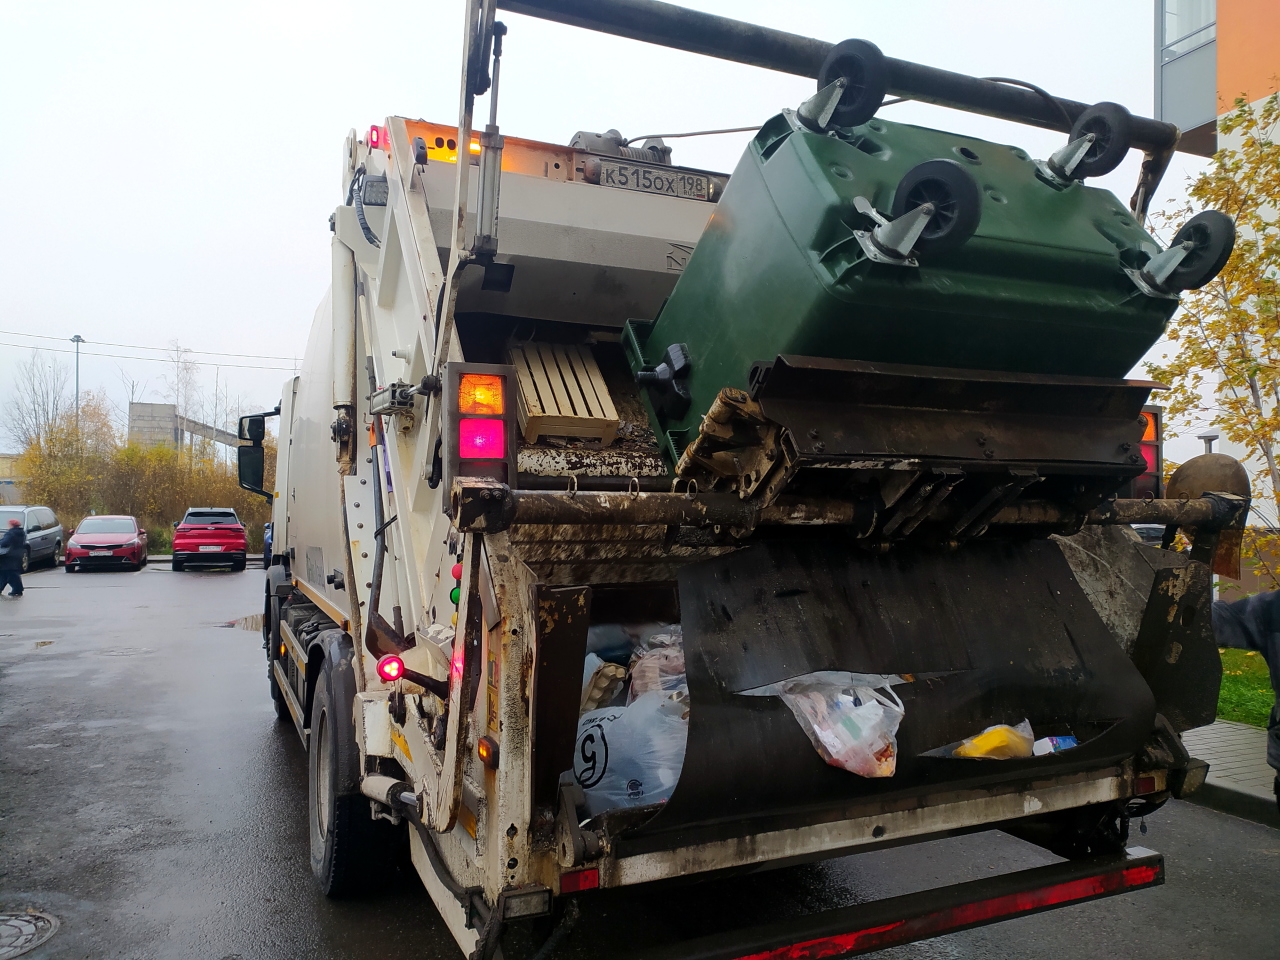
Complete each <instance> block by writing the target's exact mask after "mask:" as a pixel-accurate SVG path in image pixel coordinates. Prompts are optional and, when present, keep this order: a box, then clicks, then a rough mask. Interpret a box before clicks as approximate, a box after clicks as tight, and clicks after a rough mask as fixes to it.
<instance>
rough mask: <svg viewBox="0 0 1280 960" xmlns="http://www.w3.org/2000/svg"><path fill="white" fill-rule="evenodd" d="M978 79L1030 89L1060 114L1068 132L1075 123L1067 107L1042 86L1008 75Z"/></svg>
mask: <svg viewBox="0 0 1280 960" xmlns="http://www.w3.org/2000/svg"><path fill="white" fill-rule="evenodd" d="M980 79H982V80H990V81H991V82H992V83H1007V84H1008V85H1009V86H1011V87H1023V88H1024V89H1026V90H1030V91H1031V92H1032V93H1037V94H1039V95H1040V96H1041V97H1043V98H1044V100H1045V101H1046V102H1047V103H1048V104H1049V105H1050V106H1052V107H1053V108H1054V109H1055V110H1057V111H1058V112H1059V113H1060V114H1062V121H1063V123H1065V124H1066V126H1067V132H1068V133H1070V132H1071V128H1072V127H1073V126H1074V125H1075V121H1074V120H1072V119H1071V115H1070V114H1069V113H1067V108H1066V107H1064V106H1063V105H1062V101H1061V100H1059V99H1058V98H1057V97H1055V96H1054V95H1053V94H1052V93H1050V92H1049V91H1048V90H1045V89H1044V88H1043V87H1037V86H1036V85H1035V84H1034V83H1027V81H1025V80H1014V79H1012V78H1010V77H981V78H980Z"/></svg>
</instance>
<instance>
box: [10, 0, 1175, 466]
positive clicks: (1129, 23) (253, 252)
mask: <svg viewBox="0 0 1280 960" xmlns="http://www.w3.org/2000/svg"><path fill="white" fill-rule="evenodd" d="M686 5H687V6H690V7H695V8H697V9H700V10H707V11H710V12H714V13H719V14H724V15H727V16H733V17H736V18H738V19H742V20H749V21H754V22H757V23H762V24H766V25H768V26H773V27H778V28H781V29H785V30H788V31H791V32H793V33H799V34H804V35H808V36H815V37H820V38H822V39H825V40H829V41H837V40H841V39H845V38H847V37H862V38H865V39H868V40H871V41H872V42H874V43H876V44H877V45H879V46H880V48H881V49H882V50H884V52H885V53H886V54H888V55H890V56H895V57H899V58H902V59H907V60H915V61H919V62H922V63H927V64H931V65H934V66H938V67H944V68H947V69H950V70H957V71H961V72H964V73H969V74H974V75H978V76H1009V77H1017V78H1020V79H1025V80H1029V81H1031V82H1033V83H1037V84H1039V85H1041V86H1043V87H1045V88H1047V89H1049V90H1050V91H1051V92H1053V93H1056V94H1058V95H1060V96H1066V97H1071V98H1074V99H1077V100H1081V101H1085V102H1094V101H1098V100H1115V101H1118V102H1120V103H1123V104H1125V105H1126V106H1128V107H1129V108H1130V109H1131V110H1133V111H1134V112H1135V113H1141V114H1144V115H1150V113H1151V110H1152V77H1153V64H1152V59H1153V58H1152V53H1153V43H1152V29H1153V15H1152V4H1151V3H1150V2H1149V0H1125V2H1116V0H1075V2H1074V3H1072V4H1071V5H1070V6H1069V8H1064V7H1062V6H1061V5H1052V6H1051V5H1050V4H1048V3H1040V2H1032V0H897V2H895V3H883V2H870V0H787V2H785V3H784V2H777V0H686ZM463 6H464V4H463V0H415V2H376V0H368V2H363V3H351V2H338V0H309V2H306V3H303V2H279V0H254V2H245V0H222V2H220V3H217V4H200V5H196V4H175V3H172V2H158V3H144V2H118V3H103V2H101V0H99V2H73V0H39V2H33V0H0V38H3V50H4V54H3V56H2V57H0V131H3V134H2V136H3V139H2V140H0V142H3V144H4V149H3V150H0V182H3V183H4V184H5V185H6V187H7V190H6V193H7V197H6V200H5V202H4V204H3V208H2V209H3V214H2V216H3V229H2V230H0V291H2V292H0V296H2V297H3V299H2V300H0V402H6V401H8V400H9V399H10V397H11V396H12V388H11V378H12V373H13V370H14V366H15V364H16V363H17V362H19V361H22V360H24V359H26V358H27V357H28V356H30V351H29V350H28V349H27V347H28V346H30V345H43V346H49V347H54V348H57V349H70V347H71V345H70V344H69V343H66V342H59V341H58V339H44V340H41V339H34V338H32V337H29V336H18V335H17V334H39V335H42V336H44V337H51V338H60V339H62V340H63V341H65V340H66V338H70V337H71V336H72V335H73V334H79V335H81V336H83V337H84V338H85V339H86V340H88V341H90V343H88V344H86V345H85V346H84V347H83V350H84V351H85V353H86V354H88V353H116V354H129V355H132V356H143V355H147V356H160V354H159V353H156V352H154V351H146V350H140V349H136V347H135V346H130V347H124V348H122V347H113V346H105V345H104V344H106V343H114V344H128V345H138V346H144V347H158V348H163V347H165V346H166V345H168V344H169V343H170V342H171V341H173V340H175V339H176V340H178V341H179V342H180V343H181V344H182V345H183V346H185V347H188V348H191V349H193V350H202V351H217V352H220V353H236V354H252V355H258V356H267V357H294V356H301V349H302V344H303V342H304V340H305V337H306V334H307V330H308V328H309V325H310V323H311V318H312V314H313V312H314V310H315V307H316V304H317V302H318V301H319V299H320V297H321V296H322V295H323V293H324V289H325V287H326V285H327V283H328V268H329V232H328V227H327V221H328V218H329V214H330V213H331V212H332V210H333V208H334V207H335V206H336V205H337V204H338V203H340V202H341V194H342V191H344V190H345V184H340V183H339V169H340V167H339V153H340V149H341V146H342V142H343V138H344V136H345V135H346V133H347V130H348V129H350V128H352V127H354V128H357V129H367V128H368V127H369V125H370V124H372V123H376V122H380V121H381V120H382V118H384V117H386V116H388V115H404V116H409V117H423V118H426V119H431V120H437V121H441V122H447V123H453V122H455V121H456V118H457V102H458V94H457V86H458V63H459V58H460V49H461V37H460V33H459V30H460V24H461V18H462V9H463ZM500 16H501V18H502V19H503V21H504V22H506V23H507V25H508V27H509V29H510V33H509V36H508V38H507V41H506V46H505V56H504V59H503V68H502V89H501V100H500V106H499V123H500V125H501V127H502V129H503V131H504V132H505V133H507V134H510V135H513V136H519V137H526V138H529V139H538V140H548V141H552V142H562V143H567V142H568V139H569V138H570V137H571V136H572V135H573V133H574V132H575V131H576V130H580V129H582V130H596V131H601V130H605V129H607V128H609V127H616V128H618V129H619V130H621V131H622V132H623V134H624V135H626V136H636V135H639V134H645V133H665V132H673V131H680V130H697V129H706V128H709V127H732V126H746V125H751V124H758V123H760V122H761V121H763V120H764V119H766V118H767V117H769V116H770V115H772V114H773V113H775V112H777V110H778V109H779V108H781V107H785V106H796V105H797V104H798V103H799V102H800V101H801V100H803V99H804V98H806V97H807V96H808V95H810V94H811V93H812V91H813V82H812V81H811V80H804V79H801V78H797V77H791V76H787V75H784V74H779V73H772V72H770V71H766V70H759V69H756V68H753V67H744V66H739V65H736V64H729V63H723V62H720V61H716V60H712V59H709V58H706V57H700V56H696V55H693V54H686V53H680V52H676V51H671V50H665V49H663V48H659V47H654V46H650V45H647V44H641V43H635V42H632V41H625V40H621V39H616V38H612V37H606V36H601V35H596V34H591V33H588V32H586V31H582V30H577V29H574V28H571V27H563V26H559V25H556V24H549V23H543V22H540V21H536V20H531V19H527V18H524V17H521V16H518V15H513V14H505V13H500ZM486 109H487V108H486ZM885 115H886V116H890V117H892V118H894V119H902V120H906V121H910V122H914V123H920V124H924V125H929V126H935V127H941V128H944V129H951V130H956V131H960V132H964V133H966V134H970V135H974V136H979V137H985V138H988V139H992V140H996V141H999V142H1004V143H1015V144H1018V145H1020V146H1023V147H1025V148H1026V149H1027V150H1029V151H1030V152H1031V153H1032V154H1033V155H1034V156H1037V157H1044V156H1046V155H1047V154H1049V153H1050V152H1052V150H1053V149H1054V148H1056V147H1057V146H1059V145H1060V144H1061V143H1062V137H1061V135H1059V134H1053V133H1049V132H1046V131H1039V130H1035V129H1033V128H1030V127H1021V126H1017V125H1013V124H1007V123H1002V122H1000V121H995V120H989V119H986V118H983V117H975V116H970V115H966V114H962V113H957V112H954V111H949V110H945V109H942V108H937V107H930V106H926V105H922V104H912V103H904V104H901V105H898V106H894V107H890V108H886V114H885ZM747 136H748V135H745V134H744V135H738V136H721V137H708V138H701V139H695V140H678V141H675V143H674V146H675V156H674V160H675V162H676V163H682V164H688V165H691V166H700V167H706V168H711V169H719V170H732V168H733V166H734V164H735V163H736V161H737V158H738V155H739V154H740V153H741V151H742V148H743V145H744V144H745V142H746V138H747ZM1137 163H1138V157H1137V154H1131V156H1130V159H1129V161H1128V162H1127V163H1126V164H1125V165H1123V166H1122V167H1121V168H1120V169H1119V170H1118V171H1117V172H1116V173H1114V174H1111V175H1110V176H1109V177H1107V178H1104V179H1103V180H1100V181H1091V182H1092V183H1095V184H1102V185H1105V186H1109V187H1111V188H1112V189H1114V190H1115V192H1116V193H1117V194H1118V195H1119V196H1120V197H1121V199H1122V200H1124V201H1125V202H1126V203H1127V201H1128V198H1129V196H1130V194H1131V193H1132V190H1133V183H1134V180H1135V177H1136V172H1137ZM1199 163H1200V162H1199V161H1198V160H1196V158H1192V157H1184V156H1181V155H1179V157H1178V158H1177V159H1176V160H1175V163H1174V166H1173V168H1172V169H1171V171H1170V173H1169V174H1168V176H1167V177H1166V181H1165V186H1164V188H1163V191H1162V192H1163V193H1164V195H1165V196H1166V197H1169V196H1173V195H1176V194H1178V193H1180V191H1181V187H1182V185H1183V183H1184V182H1185V178H1186V176H1187V174H1188V173H1191V172H1194V171H1196V170H1197V169H1199ZM17 345H21V346H17ZM63 359H65V360H69V359H70V357H69V356H64V357H63ZM193 359H198V360H203V361H209V362H211V363H221V364H223V366H221V367H219V368H217V376H218V378H219V381H220V382H221V383H223V384H224V385H225V384H228V383H229V384H230V388H231V389H230V392H231V394H232V396H233V397H234V396H236V395H239V396H241V397H242V398H243V399H244V400H245V401H247V402H248V403H250V404H252V405H257V406H260V407H270V406H273V405H274V404H275V402H276V400H277V399H278V397H279V395H280V384H281V383H282V381H283V380H284V378H285V377H286V376H288V375H289V372H288V371H287V370H269V369H268V370H264V369H237V368H234V367H233V366H231V365H232V364H241V365H259V366H285V367H288V366H289V365H290V364H289V361H287V360H275V359H257V358H251V357H240V358H236V357H215V356H210V355H203V354H202V355H193ZM201 369H202V376H203V379H204V382H205V384H206V387H212V385H213V382H214V376H215V367H214V366H212V365H211V366H206V367H203V368H201ZM121 371H123V372H124V373H125V374H126V375H127V376H129V377H131V378H134V379H136V380H139V381H145V382H147V383H148V384H149V387H148V390H147V396H146V397H145V398H144V399H147V400H155V401H159V400H163V391H164V387H163V382H162V378H163V377H164V376H165V373H166V368H165V365H164V364H162V363H154V362H146V361H142V360H132V359H117V358H103V357H97V356H87V355H85V356H82V359H81V384H82V387H84V388H90V389H102V390H105V391H106V392H107V393H108V394H109V395H111V396H112V398H113V399H114V400H115V401H116V402H117V403H120V402H122V401H123V400H124V396H125V394H124V388H123V386H122V383H121ZM0 443H3V441H0Z"/></svg>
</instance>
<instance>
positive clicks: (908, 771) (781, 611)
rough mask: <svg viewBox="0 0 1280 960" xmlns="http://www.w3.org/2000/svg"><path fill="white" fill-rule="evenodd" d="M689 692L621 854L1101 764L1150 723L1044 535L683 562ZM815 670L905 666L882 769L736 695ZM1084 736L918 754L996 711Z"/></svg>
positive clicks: (1134, 744)
mask: <svg viewBox="0 0 1280 960" xmlns="http://www.w3.org/2000/svg"><path fill="white" fill-rule="evenodd" d="M679 583H680V607H681V622H682V624H683V630H684V643H685V660H686V668H687V671H688V679H689V692H690V701H691V710H690V724H689V738H688V746H687V750H686V754H685V761H684V768H683V771H682V773H681V775H680V780H679V783H678V784H677V786H676V788H675V792H674V793H673V795H672V797H671V799H670V801H668V803H667V804H666V806H665V807H664V808H663V809H662V810H661V811H660V812H659V813H658V814H657V815H656V816H654V817H653V818H652V819H650V820H648V821H647V822H645V823H643V824H641V825H639V826H638V827H634V828H632V829H631V830H629V831H626V832H625V834H624V835H623V836H621V837H619V838H618V842H617V847H616V850H617V853H618V855H619V856H628V855H632V854H640V853H646V852H651V851H655V850H662V849H671V848H674V847H677V846H689V845H692V844H696V843H701V842H713V841H719V840H728V839H733V838H736V837H742V836H750V835H753V834H757V833H761V832H765V831H771V830H781V829H789V828H794V827H801V826H808V825H811V824H815V823H824V822H831V821H835V820H840V819H847V818H850V817H853V816H857V815H860V813H859V811H862V813H870V811H868V810H866V808H867V807H868V805H872V804H874V805H882V804H884V803H886V802H895V801H900V802H904V803H916V802H918V798H919V797H921V796H922V795H925V794H930V793H935V792H936V793H942V792H948V791H954V790H965V789H981V788H983V787H989V786H996V785H999V786H1001V787H1007V786H1008V785H1010V784H1012V783H1016V782H1019V781H1022V782H1026V783H1031V782H1034V781H1037V780H1039V781H1043V780H1044V779H1045V777H1046V776H1050V777H1052V776H1057V775H1065V774H1070V773H1075V772H1079V771H1086V770H1094V769H1104V768H1108V767H1113V766H1115V765H1116V764H1117V763H1119V762H1121V761H1123V760H1124V759H1126V758H1129V757H1132V756H1134V755H1135V754H1137V753H1138V752H1139V751H1140V749H1141V748H1142V744H1143V742H1144V741H1145V740H1146V739H1147V737H1148V735H1149V734H1150V733H1151V731H1152V729H1153V726H1154V722H1155V702H1154V699H1153V697H1152V693H1151V690H1150V688H1149V687H1148V685H1147V683H1146V682H1145V681H1144V680H1143V678H1142V676H1141V674H1140V673H1139V672H1138V670H1137V668H1136V667H1135V666H1134V664H1133V663H1132V661H1130V659H1129V658H1128V657H1127V656H1126V655H1125V653H1124V651H1123V650H1122V649H1121V648H1120V646H1119V645H1118V644H1117V643H1116V641H1115V640H1114V639H1112V637H1111V635H1110V633H1109V632H1108V631H1107V628H1106V626H1105V625H1104V624H1103V622H1102V621H1101V619H1100V618H1099V617H1098V615H1097V613H1096V612H1095V611H1094V609H1093V607H1092V606H1091V604H1090V603H1089V600H1088V599H1087V597H1086V596H1085V594H1084V593H1083V591H1082V590H1081V588H1080V586H1079V584H1078V583H1077V582H1076V580H1075V577H1074V576H1073V575H1072V572H1071V569H1070V567H1069V566H1068V565H1067V562H1066V560H1065V559H1064V558H1063V556H1062V554H1061V552H1060V551H1059V549H1058V547H1057V546H1056V545H1055V544H1054V543H1052V542H1050V541H1043V540H1041V541H1030V542H1016V543H1015V542H990V543H974V544H971V545H970V546H968V547H966V548H965V549H964V550H961V551H959V552H954V553H944V552H938V551H932V550H928V549H923V548H921V549H912V548H908V547H904V548H902V549H897V550H894V551H892V552H891V553H888V554H883V555H875V554H871V553H868V552H866V551H863V550H860V549H859V548H857V547H856V546H854V545H852V544H849V545H840V544H833V543H831V542H830V541H824V542H819V541H810V540H803V539H800V540H796V539H792V540H778V541H774V542H766V543H762V544H759V545H757V546H754V547H750V548H748V549H746V550H742V551H739V552H737V553H735V554H731V555H729V556H725V557H720V558H717V559H715V560H709V561H705V562H702V563H698V564H693V565H690V566H688V567H685V568H684V570H683V571H682V572H681V574H680V580H679ZM817 670H849V671H854V672H859V673H888V674H903V675H911V676H912V677H913V681H912V682H910V683H906V684H901V685H899V686H896V687H895V688H894V689H895V691H896V692H897V693H898V694H899V696H900V697H901V698H902V701H903V703H904V705H905V707H906V716H905V718H904V720H903V722H902V725H901V727H900V728H899V730H898V750H899V755H898V764H897V771H896V773H895V775H894V776H893V777H888V778H881V779H865V778H863V777H860V776H857V775H855V774H852V773H848V772H846V771H844V770H841V769H838V768H836V767H832V766H828V765H827V764H826V763H824V762H823V760H822V758H821V757H820V756H819V755H818V753H817V752H816V751H815V750H814V748H813V747H812V745H811V744H810V743H809V740H808V739H807V738H806V736H805V734H804V732H803V731H802V730H801V729H800V727H799V725H798V724H797V723H796V721H795V719H794V718H793V716H792V715H791V712H790V711H789V710H788V708H787V707H786V705H785V704H784V703H783V702H782V701H781V700H780V699H778V698H776V697H759V696H743V695H741V692H742V691H744V690H750V689H753V688H755V687H759V686H762V685H765V684H769V683H774V682H777V681H779V680H783V679H786V678H789V677H795V676H799V675H802V674H807V673H810V672H813V671H817ZM1024 719H1027V720H1030V721H1031V724H1032V728H1033V729H1034V731H1035V734H1036V736H1037V737H1043V736H1056V735H1071V736H1075V737H1076V738H1077V739H1078V740H1079V741H1080V745H1079V746H1078V747H1076V748H1075V749H1073V750H1069V751H1066V752H1063V753H1060V754H1054V755H1049V756H1045V757H1032V758H1027V759H1019V760H986V761H983V760H962V759H953V758H950V757H937V756H934V757H927V756H923V754H925V753H926V752H928V751H931V750H935V749H937V748H939V747H942V746H945V745H947V744H950V743H955V742H956V741H959V740H962V739H964V738H965V737H969V736H972V735H974V734H976V733H979V732H981V731H982V730H983V729H984V728H986V727H987V726H990V725H992V724H996V723H1009V724H1017V723H1019V722H1020V721H1022V720H1024Z"/></svg>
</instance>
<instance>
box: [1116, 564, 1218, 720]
mask: <svg viewBox="0 0 1280 960" xmlns="http://www.w3.org/2000/svg"><path fill="white" fill-rule="evenodd" d="M1212 604H1213V577H1212V575H1211V574H1210V572H1209V567H1208V566H1207V565H1206V564H1203V563H1188V564H1187V565H1186V566H1182V567H1171V568H1168V569H1164V570H1157V571H1156V574H1155V579H1154V581H1153V582H1152V584H1151V595H1150V597H1149V598H1148V600H1147V608H1146V611H1145V612H1144V614H1143V617H1142V626H1141V627H1140V628H1139V629H1138V638H1137V640H1135V641H1134V644H1133V662H1134V663H1135V664H1136V665H1137V667H1138V670H1139V671H1140V672H1141V673H1142V676H1143V677H1144V678H1145V679H1146V681H1147V683H1148V685H1150V687H1151V691H1152V693H1154V694H1155V700H1156V709H1157V710H1158V711H1159V712H1160V713H1162V714H1164V715H1165V717H1167V718H1168V720H1169V722H1170V723H1171V724H1172V725H1173V728H1174V729H1175V730H1177V731H1178V732H1179V733H1181V732H1182V731H1183V730H1190V729H1192V728H1194V727H1202V726H1204V725H1205V724H1208V723H1213V720H1214V716H1215V715H1216V713H1217V707H1218V689H1219V687H1220V686H1221V685H1222V658H1221V657H1220V656H1219V655H1218V647H1217V641H1216V640H1215V639H1214V635H1213V618H1212V617H1211V616H1210V608H1211V606H1212Z"/></svg>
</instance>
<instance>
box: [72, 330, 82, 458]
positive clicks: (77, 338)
mask: <svg viewBox="0 0 1280 960" xmlns="http://www.w3.org/2000/svg"><path fill="white" fill-rule="evenodd" d="M71 342H72V343H74V344H75V345H76V436H77V437H78V436H80V344H82V343H84V342H85V339H84V337H82V336H80V334H78V333H77V334H76V335H75V336H74V337H72V338H71Z"/></svg>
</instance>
